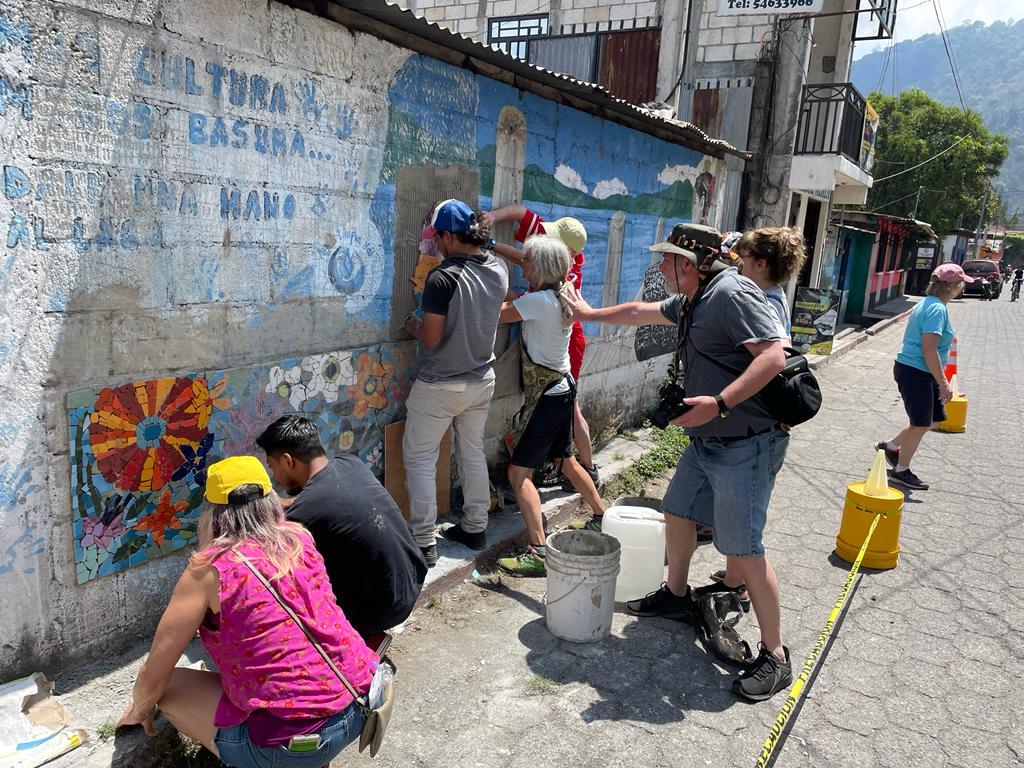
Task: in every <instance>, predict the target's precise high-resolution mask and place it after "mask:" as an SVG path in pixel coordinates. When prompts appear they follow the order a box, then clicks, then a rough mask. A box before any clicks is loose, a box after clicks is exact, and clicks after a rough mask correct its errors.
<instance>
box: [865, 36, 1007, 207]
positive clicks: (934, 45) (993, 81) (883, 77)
mask: <svg viewBox="0 0 1024 768" xmlns="http://www.w3.org/2000/svg"><path fill="white" fill-rule="evenodd" d="M949 39H950V43H951V44H952V48H953V54H954V56H955V58H956V63H957V67H958V70H959V72H960V80H961V84H962V86H963V94H964V101H965V102H966V103H967V106H968V107H969V108H970V109H973V110H975V111H977V112H978V113H980V114H981V116H982V118H983V119H984V121H985V125H986V126H987V127H988V128H989V130H992V131H998V132H999V133H1002V134H1005V135H1006V136H1008V137H1009V138H1010V156H1009V157H1008V158H1007V160H1006V162H1005V163H1004V164H1003V168H1002V173H1001V174H1000V177H999V179H998V180H997V182H996V186H997V187H998V188H999V190H1000V193H1001V195H1002V197H1003V199H1004V201H1005V202H1006V205H1007V208H1008V209H1009V210H1010V211H1013V210H1014V209H1017V210H1020V211H1021V212H1024V45H1022V44H1021V40H1022V39H1024V20H1021V21H1017V22H1013V21H1011V22H1009V23H1007V22H995V23H994V24H991V25H988V26H986V25H985V24H983V23H982V22H980V21H979V22H975V23H973V24H962V25H961V26H959V27H953V28H952V29H950V30H949ZM894 54H895V57H894V56H893V52H890V53H889V55H888V61H887V54H886V52H885V51H878V52H875V53H871V54H868V55H867V56H864V57H863V58H861V59H858V60H857V61H855V62H854V63H853V72H852V74H851V79H852V80H853V82H854V84H855V85H856V86H857V88H858V89H859V90H860V91H861V93H863V94H865V95H867V94H868V93H870V92H871V91H873V90H876V89H877V90H881V91H882V92H883V93H893V71H894V67H893V61H894V60H895V62H896V66H895V72H896V83H895V85H896V89H897V90H898V91H902V90H905V89H907V88H920V89H921V90H923V91H924V92H926V93H927V94H928V95H929V96H931V97H932V98H933V99H936V100H938V101H941V102H944V103H946V104H955V105H958V104H959V103H960V98H959V96H958V95H957V92H956V86H955V84H954V82H953V75H952V73H951V72H950V67H949V62H948V61H947V59H946V50H945V48H944V47H943V44H942V37H941V36H939V35H924V36H923V37H919V38H917V39H916V40H907V41H904V42H901V43H898V44H897V45H896V47H895V50H894ZM879 83H881V86H879Z"/></svg>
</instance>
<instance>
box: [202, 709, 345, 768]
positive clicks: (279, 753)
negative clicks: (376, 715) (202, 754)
mask: <svg viewBox="0 0 1024 768" xmlns="http://www.w3.org/2000/svg"><path fill="white" fill-rule="evenodd" d="M362 729H363V711H362V709H360V707H359V704H357V703H356V702H352V704H350V705H349V706H348V707H347V708H346V709H344V710H342V711H341V712H339V713H338V714H337V715H335V716H334V717H332V718H331V719H330V720H328V721H327V722H326V723H325V724H324V726H323V728H321V729H320V730H319V731H317V733H319V734H320V746H319V747H317V748H316V749H315V750H313V751H311V752H292V751H291V750H289V749H288V747H287V745H286V746H281V747H261V746H259V745H257V744H255V743H254V742H253V740H252V739H251V738H249V726H248V725H246V724H245V723H242V724H241V725H235V726H232V727H231V728H218V729H217V735H216V736H215V737H214V739H213V743H214V744H216V745H217V751H218V752H220V759H221V762H223V763H226V764H228V765H230V766H234V768H321V766H325V765H327V764H328V763H330V762H331V760H333V759H334V758H335V757H337V756H338V754H339V753H340V752H341V750H343V749H344V748H345V747H346V746H348V744H349V743H351V742H352V741H354V740H355V739H358V738H359V732H360V731H361V730H362Z"/></svg>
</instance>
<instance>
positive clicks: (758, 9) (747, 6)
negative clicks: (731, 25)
mask: <svg viewBox="0 0 1024 768" xmlns="http://www.w3.org/2000/svg"><path fill="white" fill-rule="evenodd" d="M824 5H825V0H718V15H719V16H739V15H741V14H744V13H821V9H822V7H823V6H824Z"/></svg>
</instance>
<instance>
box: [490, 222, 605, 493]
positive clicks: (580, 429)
mask: <svg viewBox="0 0 1024 768" xmlns="http://www.w3.org/2000/svg"><path fill="white" fill-rule="evenodd" d="M480 221H481V223H482V224H483V225H484V226H485V227H489V228H491V229H493V228H494V225H496V224H501V223H502V222H506V221H517V222H519V228H518V229H517V230H516V240H518V241H519V242H520V243H524V242H526V239H527V238H528V237H531V236H532V235H536V234H546V235H552V236H554V237H557V238H559V239H560V240H561V241H562V242H563V243H565V244H566V246H568V248H569V251H570V253H571V254H572V257H573V263H572V268H571V269H570V270H569V282H571V283H572V284H573V286H574V287H575V288H576V290H577V291H579V290H582V289H583V263H584V261H586V259H585V257H584V256H583V248H584V247H585V246H586V244H587V231H586V229H584V228H583V224H581V223H580V222H579V221H578V220H577V219H574V218H572V217H570V216H566V217H564V218H561V219H558V220H557V221H551V222H546V221H544V220H543V219H542V218H541V217H540V216H538V215H537V214H536V213H534V212H533V211H531V210H530V209H529V208H526V207H525V206H522V205H506V206H503V207H501V208H498V209H497V210H494V211H490V212H484V213H482V214H481V215H480ZM494 252H495V253H497V254H498V255H499V256H501V257H503V258H504V259H506V260H508V261H510V262H512V263H513V264H518V265H519V266H520V267H521V266H522V265H523V255H522V252H521V251H520V250H519V249H517V248H514V247H512V246H510V245H505V244H504V243H496V244H495V246H494ZM586 348H587V337H586V336H585V335H584V334H583V325H582V324H581V323H574V324H573V326H572V334H571V335H570V336H569V368H570V372H571V373H572V377H573V379H574V380H575V381H576V382H579V379H580V369H581V368H582V367H583V353H584V351H585V350H586ZM573 444H574V445H575V446H576V452H577V453H578V454H579V463H580V465H581V466H582V467H583V469H584V470H586V472H587V474H588V475H590V478H591V479H592V480H593V481H594V485H598V483H599V475H598V468H597V465H596V464H594V446H593V444H592V443H591V440H590V425H589V424H587V420H586V419H585V418H584V417H583V412H582V411H581V410H580V405H579V401H577V402H576V406H575V410H574V412H573ZM566 484H567V481H566V482H563V487H564V486H565V485H566ZM566 490H572V487H571V485H570V486H569V487H568V488H566Z"/></svg>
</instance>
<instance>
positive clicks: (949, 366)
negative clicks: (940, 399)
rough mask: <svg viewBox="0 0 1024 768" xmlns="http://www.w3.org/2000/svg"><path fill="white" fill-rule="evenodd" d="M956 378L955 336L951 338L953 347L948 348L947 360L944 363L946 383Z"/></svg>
mask: <svg viewBox="0 0 1024 768" xmlns="http://www.w3.org/2000/svg"><path fill="white" fill-rule="evenodd" d="M954 376H956V336H954V337H953V346H952V347H950V348H949V360H948V361H947V362H946V381H950V380H951V379H952V378H953V377H954Z"/></svg>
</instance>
